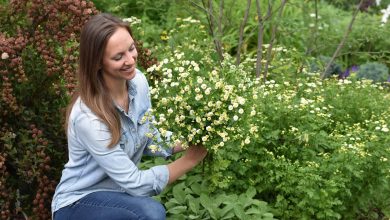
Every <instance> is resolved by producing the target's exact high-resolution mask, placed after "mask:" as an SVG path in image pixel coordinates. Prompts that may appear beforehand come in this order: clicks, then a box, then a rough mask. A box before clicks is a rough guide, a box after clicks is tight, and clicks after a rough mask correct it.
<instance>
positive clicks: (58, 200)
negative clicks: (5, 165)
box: [52, 70, 172, 213]
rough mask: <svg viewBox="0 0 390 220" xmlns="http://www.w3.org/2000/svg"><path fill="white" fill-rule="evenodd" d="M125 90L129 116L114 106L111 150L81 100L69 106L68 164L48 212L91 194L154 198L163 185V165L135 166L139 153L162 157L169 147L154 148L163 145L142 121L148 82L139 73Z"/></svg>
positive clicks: (105, 135) (147, 102)
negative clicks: (117, 127) (117, 123)
mask: <svg viewBox="0 0 390 220" xmlns="http://www.w3.org/2000/svg"><path fill="white" fill-rule="evenodd" d="M128 88H129V91H128V93H129V112H127V113H126V112H125V111H124V110H123V109H121V108H120V107H118V106H117V109H118V112H119V115H120V117H121V132H122V134H121V138H120V141H119V143H117V144H116V145H115V146H114V147H112V148H109V147H107V146H108V144H109V143H110V141H111V133H110V132H109V130H108V128H107V126H106V125H105V124H104V123H103V122H101V120H100V119H99V118H98V117H97V116H96V115H95V114H94V113H93V112H92V111H91V110H90V109H89V108H88V107H87V106H86V105H85V104H84V103H83V102H82V101H81V99H80V98H78V99H77V101H76V102H75V104H74V105H73V108H72V112H71V114H70V117H69V125H68V148H69V161H68V162H67V163H66V164H65V168H64V170H63V171H62V177H61V180H60V183H59V184H58V185H57V188H56V191H55V194H54V196H53V201H52V213H54V212H55V211H57V210H58V209H60V208H62V207H65V206H67V205H69V204H72V203H74V202H76V201H77V200H79V199H81V198H82V197H84V196H86V195H87V194H89V193H92V192H96V191H119V192H126V193H128V194H129V195H130V196H153V195H156V194H159V193H160V192H161V191H162V190H163V189H164V188H165V186H166V185H167V183H168V179H169V172H168V168H167V166H166V165H160V166H154V167H152V168H150V169H148V170H139V169H138V167H137V164H138V163H139V162H140V160H141V157H142V155H143V154H146V155H152V156H153V155H154V156H162V157H165V158H167V157H169V156H170V155H171V154H172V149H164V148H163V147H162V146H161V145H159V144H158V143H160V141H162V139H161V137H160V134H159V132H158V130H157V129H156V128H155V127H154V126H153V125H152V123H151V122H150V120H152V119H149V117H144V116H145V114H147V112H148V110H149V109H150V107H151V104H150V97H149V96H150V95H149V86H148V83H147V80H146V78H145V76H144V75H143V74H142V73H141V72H140V71H139V70H137V72H136V75H135V77H134V78H133V79H132V80H130V81H128ZM147 133H150V134H153V135H154V136H155V137H156V138H153V139H152V138H150V135H149V134H147ZM156 140H157V141H156ZM155 142H156V143H155Z"/></svg>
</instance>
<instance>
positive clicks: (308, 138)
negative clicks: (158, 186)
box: [150, 22, 390, 219]
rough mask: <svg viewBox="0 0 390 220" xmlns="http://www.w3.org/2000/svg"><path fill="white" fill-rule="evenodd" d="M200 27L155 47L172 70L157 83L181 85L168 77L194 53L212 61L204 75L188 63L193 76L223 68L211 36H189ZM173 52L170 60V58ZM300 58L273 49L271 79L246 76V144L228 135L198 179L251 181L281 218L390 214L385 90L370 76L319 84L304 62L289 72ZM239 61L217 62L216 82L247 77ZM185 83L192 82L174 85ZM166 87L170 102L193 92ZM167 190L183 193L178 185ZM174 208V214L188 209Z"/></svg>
mask: <svg viewBox="0 0 390 220" xmlns="http://www.w3.org/2000/svg"><path fill="white" fill-rule="evenodd" d="M199 25H200V24H199V23H197V22H192V23H191V24H188V25H184V26H183V27H181V26H180V28H178V29H175V30H171V32H170V35H167V38H168V39H169V40H168V45H167V46H168V48H169V50H171V52H167V51H166V50H165V49H163V48H159V50H158V51H159V52H161V56H162V57H165V58H167V65H168V66H169V68H166V69H165V70H164V68H163V66H161V67H160V68H161V71H162V74H163V76H164V77H163V78H162V81H158V82H160V83H158V86H159V87H161V88H165V89H169V90H175V88H174V87H173V86H172V85H171V83H172V82H175V81H174V80H173V81H170V80H171V78H170V77H169V76H168V75H169V74H172V76H175V75H176V74H179V75H180V73H181V72H182V71H181V70H179V67H180V66H181V65H183V61H185V60H188V61H189V62H190V61H191V60H193V59H194V57H195V58H196V57H197V58H198V59H197V60H198V61H199V63H201V64H206V65H204V66H203V65H199V66H200V67H201V68H199V69H200V70H199V73H198V72H196V71H195V72H192V71H190V70H187V69H183V70H184V71H183V72H188V73H191V74H190V75H189V76H193V77H194V79H193V80H195V79H196V78H197V77H198V76H199V74H203V73H202V71H205V73H206V74H207V73H208V72H209V71H212V70H210V69H209V68H210V67H212V68H214V67H216V66H218V65H219V63H218V59H211V58H210V56H211V57H216V56H215V53H213V52H212V51H211V50H210V49H209V48H210V47H211V46H212V45H208V46H207V44H206V45H205V44H204V42H207V41H205V40H204V36H202V35H201V34H199V32H197V33H198V35H199V38H201V39H202V40H199V39H198V38H197V36H194V35H191V34H189V33H192V32H191V31H189V32H187V30H192V29H198V30H201V28H200V27H199ZM186 33H187V35H186ZM186 37H188V38H186ZM189 39H191V41H190V40H189ZM192 42H198V43H199V45H200V47H201V48H203V49H202V50H198V49H197V47H196V46H194V45H193V44H192ZM170 53H171V54H172V55H171V56H172V57H170V56H167V54H170ZM210 53H212V54H210ZM297 54H299V53H298V52H297V51H295V50H289V49H286V48H281V47H275V57H277V58H275V61H274V62H273V63H272V66H273V68H271V72H270V75H269V77H268V78H269V79H270V80H268V81H266V82H265V83H264V84H262V83H260V81H258V80H256V79H253V78H252V77H251V81H247V80H242V81H240V82H241V83H242V84H244V85H243V88H244V87H245V88H247V89H248V91H247V92H245V94H244V95H243V97H244V98H245V100H250V103H251V105H252V108H251V109H250V110H249V111H244V112H245V113H244V115H243V116H242V117H243V118H246V119H245V120H244V121H242V122H241V124H240V126H242V127H245V128H246V129H247V131H246V134H249V135H250V139H249V140H248V141H245V137H246V136H244V135H243V136H237V137H238V138H237V139H235V141H231V142H230V141H224V146H223V147H219V148H218V149H216V150H215V151H213V152H212V156H211V158H210V163H206V169H205V172H206V175H205V176H204V177H203V180H202V182H201V184H207V187H204V188H207V189H208V190H209V192H208V193H209V195H213V194H217V195H219V194H223V195H234V194H242V193H243V192H245V191H246V190H247V189H248V187H253V188H254V189H256V192H257V193H256V195H255V198H257V199H261V200H264V201H266V202H267V203H268V204H269V205H270V206H272V207H273V209H272V213H273V214H274V215H275V216H276V217H279V218H281V219H340V218H345V219H357V218H362V217H367V218H368V219H373V218H375V217H373V216H375V215H377V216H380V215H384V213H387V212H388V211H389V209H388V207H387V205H386V203H387V201H389V198H390V197H389V196H388V195H389V193H390V192H389V190H390V188H389V187H388V184H389V181H390V179H389V168H390V164H389V161H388V159H389V157H390V151H389V150H388V148H387V147H386V143H387V142H388V140H389V138H388V135H387V134H388V132H389V128H388V127H389V123H390V121H389V116H390V115H389V114H390V111H389V109H390V104H389V103H390V102H389V98H390V97H389V96H388V95H387V93H386V91H385V88H384V87H381V86H380V85H376V84H371V83H368V82H366V81H356V82H352V81H348V80H341V81H338V80H336V79H334V78H332V77H330V78H328V79H327V80H324V81H319V80H318V75H316V74H315V73H311V72H307V70H305V68H303V69H302V73H301V74H300V75H299V74H293V75H291V74H286V72H287V73H291V72H293V71H294V70H295V71H297V70H298V68H297V67H299V64H296V63H295V62H296V60H299V59H292V58H293V57H295V56H297ZM177 56H180V57H181V58H180V59H177ZM175 57H176V58H175ZM204 59H205V60H204ZM253 61H254V60H253V59H251V58H249V57H248V58H247V59H246V60H244V61H243V62H242V65H240V67H239V68H243V69H245V70H246V71H250V69H251V68H254V65H253ZM164 62H165V61H164ZM202 62H204V63H202ZM233 63H234V61H233V60H231V59H230V58H229V57H226V59H225V60H224V61H223V62H222V66H223V67H226V66H230V68H227V69H225V68H221V70H220V73H219V76H216V78H218V77H221V76H224V77H227V79H230V78H229V76H230V75H232V74H240V76H242V77H243V78H245V77H246V79H247V77H248V76H247V75H245V74H244V73H242V72H240V71H238V72H235V71H232V69H234V68H236V67H233V66H234V64H233ZM163 65H165V64H163ZM155 68H157V69H158V67H157V66H155V67H154V68H153V69H155ZM168 69H170V70H171V71H168ZM154 76H155V75H153V78H154ZM189 76H188V77H189ZM150 77H152V75H150ZM230 77H231V76H230ZM234 77H236V76H234ZM234 77H233V79H234ZM172 79H174V78H172ZM227 81H228V80H227ZM165 85H171V87H168V86H166V87H165ZM186 85H190V84H183V85H180V84H179V85H176V86H178V87H179V88H180V86H186ZM196 85H197V84H196V83H194V84H193V85H191V86H194V88H193V89H192V90H190V91H195V90H196V87H197V86H196ZM199 86H201V85H199ZM163 90H164V89H163ZM163 90H158V91H159V92H158V93H161V92H163V93H164V97H165V98H166V99H170V98H173V99H172V100H175V98H174V97H176V96H177V95H178V94H182V96H183V97H185V96H188V97H193V96H195V95H191V93H188V94H186V93H180V92H173V93H170V92H167V91H163ZM178 91H180V90H178ZM153 94H157V92H156V93H155V92H152V97H153ZM186 100H187V99H186ZM188 100H190V99H188ZM188 100H187V103H186V104H188V105H190V106H192V105H200V106H202V103H199V102H197V101H195V100H192V101H191V102H192V103H190V102H188ZM373 100H375V101H374V102H373ZM156 102H157V103H159V102H163V100H162V99H156V100H155V103H156ZM157 105H158V104H157ZM177 105H180V103H177ZM211 109H212V108H211ZM168 110H169V109H168V107H166V108H160V109H158V111H157V112H156V114H165V115H166V114H167V111H168ZM177 113H178V112H177ZM176 115H178V114H176ZM179 115H180V114H179ZM245 115H247V116H245ZM172 120H174V119H172ZM170 121H171V120H168V122H170ZM194 124H196V123H195V122H194ZM175 126H180V124H179V123H177V124H171V128H172V129H173V130H175V129H176V127H175ZM175 131H177V129H176V130H175ZM183 187H184V186H180V187H179V188H183ZM184 188H185V187H184ZM185 189H186V188H185ZM176 190H178V191H179V189H175V191H176ZM171 191H172V192H171ZM184 192H186V191H185V190H184ZM169 193H172V194H177V192H176V193H173V189H169V190H168V192H167V194H169ZM188 194H191V192H189V191H188V192H187V194H186V195H188ZM176 197H177V198H175V199H174V200H172V202H173V203H174V204H176V203H175V202H176V200H180V201H182V202H184V201H186V200H185V199H183V198H186V196H184V194H183V195H181V196H176ZM192 197H194V196H192ZM192 197H190V198H192ZM199 198H201V197H200V196H199ZM216 198H218V196H217V197H216ZM176 205H177V204H176ZM217 205H218V203H217ZM217 207H219V206H217ZM214 208H216V207H214ZM219 208H221V207H219ZM178 209H180V210H175V211H174V212H175V213H176V212H178V213H179V212H180V213H181V212H184V210H188V209H185V208H184V207H181V208H178ZM199 209H201V208H199ZM208 211H209V212H210V215H211V216H213V215H214V214H211V213H212V211H210V210H208ZM168 212H169V211H168ZM216 213H218V211H216Z"/></svg>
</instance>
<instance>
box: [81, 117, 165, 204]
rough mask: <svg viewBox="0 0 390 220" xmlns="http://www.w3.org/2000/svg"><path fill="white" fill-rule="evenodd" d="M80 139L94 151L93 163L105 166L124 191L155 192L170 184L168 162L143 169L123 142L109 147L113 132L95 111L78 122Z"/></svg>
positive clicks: (137, 194)
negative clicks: (125, 149)
mask: <svg viewBox="0 0 390 220" xmlns="http://www.w3.org/2000/svg"><path fill="white" fill-rule="evenodd" d="M74 127H75V133H76V135H77V140H78V142H79V143H80V145H81V146H83V147H84V148H85V149H86V150H87V151H88V152H89V154H90V155H91V157H92V158H91V163H95V162H96V166H97V167H96V169H102V170H103V171H104V173H105V174H107V175H108V176H109V177H110V178H111V179H112V180H113V181H114V182H116V183H117V184H118V185H119V186H120V187H121V188H122V189H123V190H124V191H126V192H127V193H128V194H130V195H133V196H153V195H157V194H159V193H160V192H161V191H162V190H163V189H164V188H165V186H166V185H167V183H168V179H169V171H168V167H167V166H166V165H160V166H155V167H152V168H150V169H148V170H139V169H138V167H137V166H136V165H135V164H134V162H133V161H131V160H130V158H129V157H128V155H127V154H126V153H125V152H124V151H123V150H122V149H121V147H120V146H119V144H117V145H115V146H113V147H112V148H109V147H108V144H109V143H110V141H111V133H110V132H109V130H108V128H107V126H106V125H105V124H104V123H102V122H101V121H100V120H99V119H98V118H97V117H96V116H95V115H93V114H87V113H86V114H81V115H80V117H78V118H77V120H75V123H74Z"/></svg>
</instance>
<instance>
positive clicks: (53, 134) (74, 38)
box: [0, 0, 156, 219]
mask: <svg viewBox="0 0 390 220" xmlns="http://www.w3.org/2000/svg"><path fill="white" fill-rule="evenodd" d="M96 13H97V10H96V9H95V7H94V5H93V3H92V2H89V1H83V0H55V1H18V0H14V1H10V2H9V3H1V4H0V21H1V26H0V56H1V57H0V195H1V197H0V219H21V218H23V219H24V218H29V219H30V218H32V219H50V218H51V212H50V203H51V198H52V194H53V193H54V189H55V186H56V184H57V181H58V180H59V179H60V174H61V170H62V168H63V165H64V163H65V162H66V161H67V158H66V149H67V147H66V136H65V132H64V130H63V119H64V117H63V115H64V107H65V106H66V105H67V102H68V100H69V95H70V94H72V93H73V91H74V89H75V85H76V80H75V73H76V70H77V60H78V52H77V48H78V38H79V33H80V29H81V27H82V25H83V24H84V22H86V21H87V20H88V19H89V17H90V16H91V15H93V14H96ZM137 49H138V51H139V61H140V66H148V65H152V64H153V63H155V62H156V60H155V59H154V58H152V57H151V52H150V51H149V50H147V49H144V48H143V47H142V43H141V42H137Z"/></svg>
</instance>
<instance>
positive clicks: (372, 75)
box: [356, 62, 389, 82]
mask: <svg viewBox="0 0 390 220" xmlns="http://www.w3.org/2000/svg"><path fill="white" fill-rule="evenodd" d="M356 78H357V79H370V80H372V81H374V82H386V81H387V80H388V78H389V68H387V66H386V65H384V64H382V63H377V62H372V63H365V64H363V65H361V66H360V68H359V70H358V72H357V74H356Z"/></svg>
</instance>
